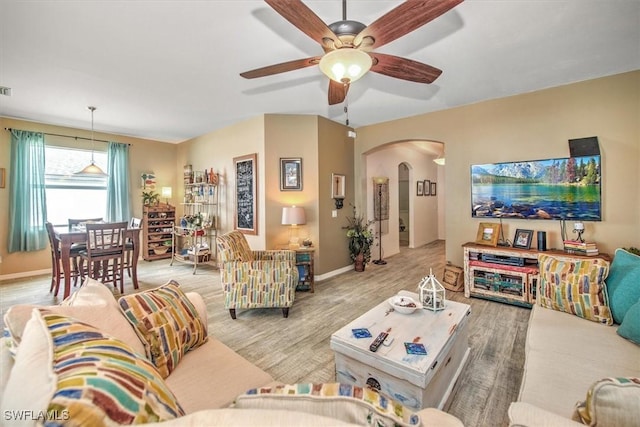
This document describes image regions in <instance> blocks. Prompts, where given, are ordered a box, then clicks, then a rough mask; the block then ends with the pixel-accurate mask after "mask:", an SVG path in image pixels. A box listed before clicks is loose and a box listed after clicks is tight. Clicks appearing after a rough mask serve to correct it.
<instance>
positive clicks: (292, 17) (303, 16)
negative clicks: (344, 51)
mask: <svg viewBox="0 0 640 427" xmlns="http://www.w3.org/2000/svg"><path fill="white" fill-rule="evenodd" d="M264 1H265V2H266V3H267V4H268V5H269V6H271V7H272V8H273V10H275V11H276V12H278V13H279V14H280V15H282V17H283V18H285V19H286V20H287V21H289V22H291V23H292V24H293V25H294V26H295V27H297V28H298V29H299V30H300V31H302V32H303V33H305V34H306V35H308V36H309V37H311V38H312V39H314V40H315V41H317V42H318V43H319V44H320V45H322V46H323V47H330V48H333V47H335V48H339V47H342V42H341V41H340V39H339V38H338V36H336V35H335V33H334V32H333V31H331V29H330V28H329V27H328V26H327V24H325V23H324V21H323V20H322V19H320V18H319V17H318V15H316V14H315V13H313V11H312V10H311V9H309V8H308V7H307V5H305V4H304V3H302V1H300V0H264ZM325 39H329V40H332V41H333V44H334V46H327V43H325Z"/></svg>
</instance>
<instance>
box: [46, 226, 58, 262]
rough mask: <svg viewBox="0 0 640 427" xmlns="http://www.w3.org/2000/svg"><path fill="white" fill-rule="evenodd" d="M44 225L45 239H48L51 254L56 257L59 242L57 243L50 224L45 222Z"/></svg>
mask: <svg viewBox="0 0 640 427" xmlns="http://www.w3.org/2000/svg"><path fill="white" fill-rule="evenodd" d="M45 225H46V227H47V237H49V245H50V246H51V252H53V253H55V254H56V255H58V253H59V242H58V239H56V233H55V231H54V230H53V224H51V223H50V222H49V221H47V223H46V224H45Z"/></svg>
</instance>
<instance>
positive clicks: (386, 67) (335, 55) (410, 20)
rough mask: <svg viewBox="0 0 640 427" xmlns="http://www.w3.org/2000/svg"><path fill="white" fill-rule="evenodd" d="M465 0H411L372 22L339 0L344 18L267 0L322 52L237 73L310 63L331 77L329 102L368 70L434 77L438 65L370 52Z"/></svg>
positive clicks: (285, 0)
mask: <svg viewBox="0 0 640 427" xmlns="http://www.w3.org/2000/svg"><path fill="white" fill-rule="evenodd" d="M462 1H463V0H425V1H417V0H409V1H405V2H404V3H402V4H400V5H399V6H398V7H396V8H395V9H392V10H391V11H389V12H388V13H386V14H385V15H383V16H381V17H380V18H378V19H377V20H376V21H374V22H373V23H372V24H370V25H368V26H367V25H365V24H363V23H361V22H358V21H351V20H347V16H346V15H347V13H346V0H342V20H341V21H337V22H334V23H333V24H330V25H327V24H325V23H324V22H323V21H322V20H321V19H320V18H319V17H318V16H317V15H316V14H315V13H313V11H312V10H311V9H309V8H308V7H307V6H306V5H305V4H304V3H302V1H301V0H265V2H266V3H267V4H268V5H269V6H271V7H272V8H273V9H274V10H275V11H276V12H278V13H279V14H280V15H282V16H283V17H284V18H285V19H286V20H287V21H289V22H291V23H292V24H293V25H295V26H296V27H297V28H298V29H299V30H301V31H302V32H303V33H305V34H306V35H308V36H309V37H311V38H312V39H313V40H315V41H316V42H318V43H319V44H320V46H322V49H323V50H324V52H325V54H324V55H322V56H313V57H311V58H304V59H297V60H294V61H289V62H283V63H280V64H275V65H269V66H267V67H262V68H257V69H255V70H251V71H246V72H244V73H240V75H241V76H242V77H244V78H247V79H255V78H257V77H265V76H270V75H273V74H279V73H284V72H286V71H293V70H297V69H300V68H306V67H310V66H313V65H319V66H320V70H321V71H322V72H323V73H324V74H326V75H327V76H328V77H329V79H330V80H329V105H333V104H339V103H341V102H343V101H344V100H345V98H346V96H347V91H348V90H349V85H350V84H351V83H352V82H354V81H356V80H357V79H359V78H360V77H362V76H363V75H364V74H365V73H366V72H367V71H369V70H371V71H373V72H375V73H380V74H384V75H386V76H390V77H395V78H397V79H402V80H409V81H412V82H417V83H432V82H433V81H434V80H435V79H437V78H438V76H440V74H441V73H442V70H439V69H437V68H435V67H432V66H430V65H427V64H423V63H421V62H417V61H413V60H411V59H407V58H401V57H398V56H394V55H387V54H384V53H378V52H372V50H373V49H374V48H379V47H381V46H383V45H385V44H387V43H389V42H392V41H394V40H396V39H398V38H400V37H402V36H404V35H405V34H408V33H410V32H411V31H413V30H415V29H417V28H419V27H421V26H423V25H424V24H426V23H427V22H429V21H432V20H434V19H435V18H437V17H439V16H440V15H442V14H444V13H446V12H447V11H449V10H450V9H452V8H454V7H455V6H457V5H458V4H460V3H462Z"/></svg>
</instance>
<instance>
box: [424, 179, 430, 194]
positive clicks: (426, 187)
mask: <svg viewBox="0 0 640 427" xmlns="http://www.w3.org/2000/svg"><path fill="white" fill-rule="evenodd" d="M430 191H431V181H429V180H428V179H425V180H424V193H423V195H424V196H430V195H431V193H430Z"/></svg>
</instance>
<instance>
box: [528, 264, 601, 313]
mask: <svg viewBox="0 0 640 427" xmlns="http://www.w3.org/2000/svg"><path fill="white" fill-rule="evenodd" d="M538 261H539V269H540V290H539V292H538V296H537V300H538V301H539V304H540V305H541V306H543V307H546V308H550V309H552V310H558V311H564V312H565V313H571V314H574V315H576V316H578V317H582V318H584V319H588V320H592V321H594V322H598V323H603V324H605V325H612V324H613V318H612V317H611V310H610V309H609V298H608V296H607V288H606V286H605V284H604V279H605V278H606V277H607V274H608V272H609V262H608V261H606V260H604V259H602V258H593V259H587V258H564V257H558V256H550V255H545V254H540V255H539V256H538Z"/></svg>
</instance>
